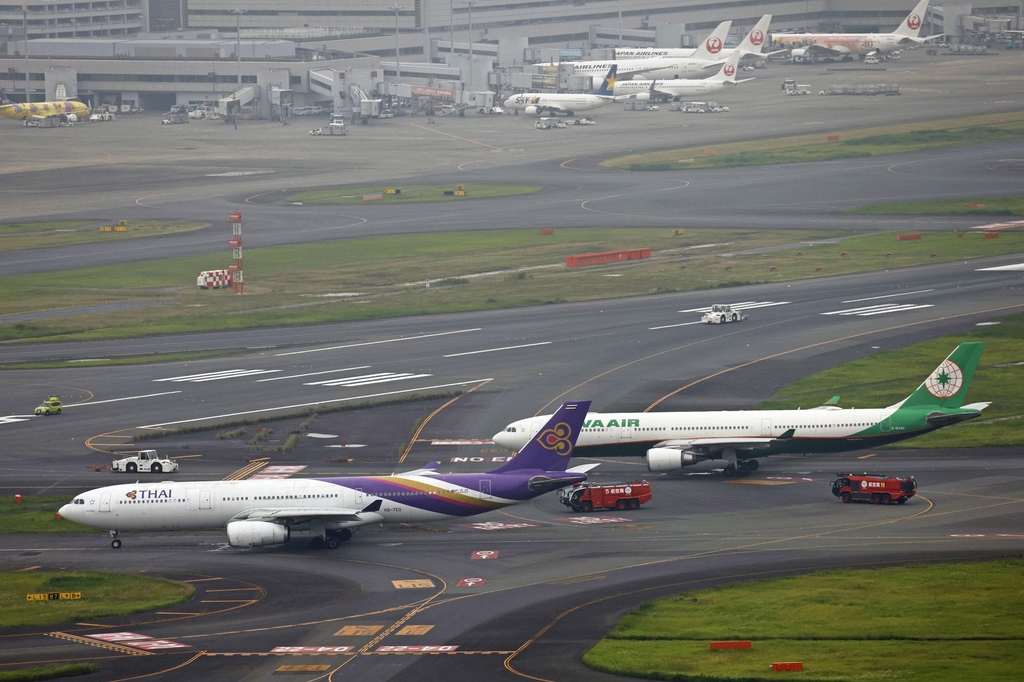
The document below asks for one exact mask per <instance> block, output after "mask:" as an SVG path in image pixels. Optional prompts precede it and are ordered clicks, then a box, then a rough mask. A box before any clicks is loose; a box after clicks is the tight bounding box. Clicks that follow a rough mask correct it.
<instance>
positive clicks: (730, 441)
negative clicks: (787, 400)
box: [654, 429, 796, 459]
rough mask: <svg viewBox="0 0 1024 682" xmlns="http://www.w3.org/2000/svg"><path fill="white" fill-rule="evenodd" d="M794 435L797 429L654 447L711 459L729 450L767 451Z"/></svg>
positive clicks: (682, 440) (671, 442)
mask: <svg viewBox="0 0 1024 682" xmlns="http://www.w3.org/2000/svg"><path fill="white" fill-rule="evenodd" d="M794 433H796V429H789V430H788V431H786V432H785V433H783V434H782V435H780V436H759V437H753V438H674V439H672V440H666V441H662V442H660V443H658V444H657V445H655V446H654V447H655V448H664V449H666V450H681V451H686V452H692V453H693V454H695V455H697V456H698V457H704V458H708V459H711V458H715V457H718V456H720V455H721V454H722V451H723V450H725V449H727V448H731V449H733V450H765V449H768V448H769V447H770V446H771V444H772V443H774V442H775V441H777V440H785V439H789V438H792V437H793V434H794Z"/></svg>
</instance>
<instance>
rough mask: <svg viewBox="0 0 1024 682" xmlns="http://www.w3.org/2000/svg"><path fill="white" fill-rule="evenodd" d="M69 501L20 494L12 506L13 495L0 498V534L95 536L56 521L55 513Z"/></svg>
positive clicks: (61, 497)
mask: <svg viewBox="0 0 1024 682" xmlns="http://www.w3.org/2000/svg"><path fill="white" fill-rule="evenodd" d="M70 501H71V497H70V496H68V495H24V496H23V497H22V502H21V504H15V502H14V496H13V495H4V496H3V497H0V518H2V519H3V523H0V534H3V533H99V532H103V531H99V530H97V529H95V528H89V527H87V526H81V525H79V524H77V523H73V522H71V521H68V520H67V519H60V520H58V519H57V518H56V514H57V510H58V509H60V508H61V507H63V506H64V505H65V504H67V503H68V502H70Z"/></svg>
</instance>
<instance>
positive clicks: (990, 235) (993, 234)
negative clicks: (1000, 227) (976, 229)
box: [985, 232, 999, 239]
mask: <svg viewBox="0 0 1024 682" xmlns="http://www.w3.org/2000/svg"><path fill="white" fill-rule="evenodd" d="M985 239H999V233H998V232H986V233H985Z"/></svg>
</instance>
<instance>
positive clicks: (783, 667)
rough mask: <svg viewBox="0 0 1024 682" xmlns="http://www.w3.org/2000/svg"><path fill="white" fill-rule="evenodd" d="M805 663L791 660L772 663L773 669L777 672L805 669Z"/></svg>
mask: <svg viewBox="0 0 1024 682" xmlns="http://www.w3.org/2000/svg"><path fill="white" fill-rule="evenodd" d="M803 669H804V664H803V663H801V662H800V661H790V662H786V663H772V670H774V671H775V672H796V671H798V670H803Z"/></svg>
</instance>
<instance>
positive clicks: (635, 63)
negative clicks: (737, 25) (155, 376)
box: [572, 21, 732, 78]
mask: <svg viewBox="0 0 1024 682" xmlns="http://www.w3.org/2000/svg"><path fill="white" fill-rule="evenodd" d="M731 26H732V22H731V21H723V22H722V23H721V24H719V25H718V27H717V28H716V29H715V30H714V31H712V32H711V35H709V36H708V37H707V38H705V39H704V42H703V43H701V44H700V45H699V46H698V47H697V49H696V50H694V51H693V54H692V55H690V56H689V57H653V58H647V59H618V58H616V59H614V60H610V61H608V60H606V61H600V62H574V63H573V67H572V72H573V74H574V75H577V76H595V77H597V76H600V74H602V73H604V72H605V71H606V70H607V69H608V67H609V66H612V65H615V66H617V67H618V71H617V72H616V73H617V75H618V76H619V78H635V77H641V78H702V77H704V76H707V75H708V72H709V71H710V70H712V69H716V68H718V67H719V66H721V64H722V60H723V59H724V57H721V56H720V53H721V51H722V46H723V45H725V38H726V36H728V35H729V28H730V27H731Z"/></svg>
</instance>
